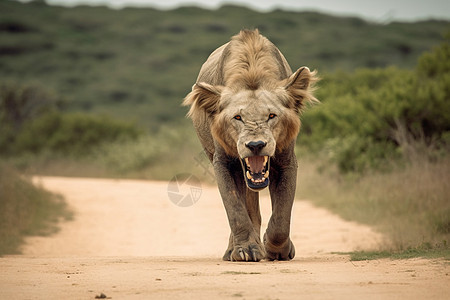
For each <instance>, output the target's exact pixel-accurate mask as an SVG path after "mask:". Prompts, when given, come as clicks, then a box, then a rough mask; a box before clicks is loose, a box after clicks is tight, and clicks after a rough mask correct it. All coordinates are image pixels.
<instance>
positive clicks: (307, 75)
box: [284, 67, 319, 112]
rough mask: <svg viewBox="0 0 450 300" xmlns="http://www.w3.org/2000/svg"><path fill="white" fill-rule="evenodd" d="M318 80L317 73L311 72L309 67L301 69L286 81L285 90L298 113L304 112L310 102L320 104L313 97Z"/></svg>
mask: <svg viewBox="0 0 450 300" xmlns="http://www.w3.org/2000/svg"><path fill="white" fill-rule="evenodd" d="M317 80H318V79H317V77H316V71H314V72H311V71H310V70H309V68H308V67H301V68H299V69H298V70H297V71H296V72H295V73H294V74H292V75H291V76H289V77H288V78H287V79H286V80H285V81H284V88H285V89H286V91H287V92H288V94H289V96H290V97H291V101H292V103H291V104H292V107H293V108H294V109H295V110H296V111H297V112H300V111H302V109H303V107H304V106H305V104H306V103H308V102H309V103H312V102H319V100H317V99H316V98H315V97H314V95H313V91H314V83H315V82H316V81H317Z"/></svg>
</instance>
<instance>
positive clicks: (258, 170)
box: [211, 88, 300, 190]
mask: <svg viewBox="0 0 450 300" xmlns="http://www.w3.org/2000/svg"><path fill="white" fill-rule="evenodd" d="M287 97H288V95H287V92H286V91H285V90H284V89H276V90H274V91H268V90H241V91H238V92H233V91H230V90H227V89H226V88H225V89H224V90H223V91H222V92H221V98H220V101H219V103H220V104H219V112H218V113H217V115H216V116H215V118H214V121H213V124H212V128H211V129H212V133H213V136H214V138H215V139H216V140H218V141H219V142H220V144H221V145H222V147H223V148H224V149H225V150H226V151H227V152H228V153H229V154H231V155H233V156H237V157H239V158H240V160H241V163H242V169H243V172H244V177H245V179H246V182H247V186H248V187H249V188H251V189H253V190H260V189H263V188H265V187H266V186H267V185H268V184H269V179H268V178H269V169H270V168H269V166H270V158H271V157H273V156H274V155H275V151H276V150H277V149H283V148H284V147H286V146H287V145H288V143H289V142H291V141H292V140H293V139H294V138H295V136H296V135H297V133H298V130H299V127H300V121H299V119H298V115H297V113H296V112H295V111H294V110H292V109H290V108H288V107H286V106H285V105H284V103H285V102H286V99H287Z"/></svg>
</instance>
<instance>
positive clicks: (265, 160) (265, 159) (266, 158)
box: [264, 156, 269, 165]
mask: <svg viewBox="0 0 450 300" xmlns="http://www.w3.org/2000/svg"><path fill="white" fill-rule="evenodd" d="M268 160H269V157H268V156H264V165H266V164H267V161H268Z"/></svg>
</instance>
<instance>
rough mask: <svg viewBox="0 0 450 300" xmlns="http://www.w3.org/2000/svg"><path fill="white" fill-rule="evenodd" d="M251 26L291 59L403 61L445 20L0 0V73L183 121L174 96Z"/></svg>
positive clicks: (108, 110) (101, 104)
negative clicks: (369, 19) (370, 19)
mask: <svg viewBox="0 0 450 300" xmlns="http://www.w3.org/2000/svg"><path fill="white" fill-rule="evenodd" d="M255 27H256V28H259V29H260V30H261V32H262V33H263V34H264V35H266V36H267V37H268V38H269V39H270V40H271V41H273V42H274V43H275V44H276V45H277V46H278V47H279V48H280V50H281V51H282V52H283V53H284V55H285V56H286V58H287V60H288V61H289V62H290V64H291V66H292V68H298V67H300V66H303V65H308V66H309V67H310V68H311V69H318V70H319V71H320V72H321V73H322V74H323V73H324V72H331V71H335V70H346V71H350V70H353V69H355V68H361V67H370V68H375V67H377V68H380V67H387V66H390V65H395V66H397V67H401V68H411V67H413V66H414V65H415V63H416V59H417V57H418V56H419V55H420V54H421V53H422V52H424V51H426V50H429V49H430V48H431V47H432V46H434V45H437V44H438V43H440V42H441V40H442V37H443V34H444V33H445V30H448V27H449V22H446V21H434V20H430V21H423V22H416V23H401V22H393V23H389V24H385V25H383V24H377V23H370V22H367V21H365V20H363V19H359V18H353V17H352V18H342V17H334V16H329V15H325V14H320V13H315V12H287V11H281V10H276V11H273V12H271V13H259V12H255V11H252V10H249V9H246V8H243V7H237V6H232V5H226V6H223V7H222V8H220V9H218V10H215V11H209V10H204V9H201V8H194V7H183V8H179V9H175V10H170V11H159V10H155V9H150V8H147V9H135V8H126V9H123V10H112V9H108V8H105V7H87V6H86V7H85V6H80V7H75V8H63V7H55V6H47V5H45V4H44V3H42V2H34V3H29V4H22V3H19V2H15V1H7V0H0V41H1V42H0V82H2V81H4V80H5V79H9V80H14V81H18V82H21V83H29V82H32V83H36V82H37V83H38V84H40V85H41V86H45V87H46V88H48V89H51V90H54V91H55V92H56V93H57V94H58V95H60V96H62V97H63V99H64V100H65V103H66V109H68V110H76V111H80V110H82V111H86V112H90V113H101V114H109V115H112V116H115V117H117V118H121V119H127V120H131V121H138V123H140V124H143V125H144V126H146V127H147V128H150V129H151V130H152V131H156V130H158V129H159V128H160V126H161V124H164V125H168V124H172V125H179V124H180V123H181V124H182V125H187V124H189V123H188V121H187V120H185V119H184V115H185V113H186V108H183V107H180V102H181V99H182V98H183V97H184V96H185V95H186V94H187V93H188V92H189V91H190V89H191V87H192V84H193V83H194V81H195V78H196V77H197V74H198V71H199V70H200V66H201V65H202V63H203V62H204V61H205V59H206V58H207V56H208V55H209V54H210V53H211V52H212V51H213V50H214V49H216V48H217V47H218V46H219V45H222V44H224V43H226V42H228V41H229V39H230V37H231V36H232V35H234V34H236V33H237V32H238V31H239V30H241V29H242V28H255Z"/></svg>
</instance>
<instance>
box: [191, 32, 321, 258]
mask: <svg viewBox="0 0 450 300" xmlns="http://www.w3.org/2000/svg"><path fill="white" fill-rule="evenodd" d="M316 81H317V77H316V72H311V71H310V70H309V69H308V68H307V67H302V68H300V69H298V70H297V71H296V72H294V73H292V70H291V68H290V67H289V64H288V63H287V61H286V59H285V58H284V56H283V55H282V54H281V52H280V51H279V50H278V49H277V48H276V47H275V45H273V44H272V43H271V42H270V41H269V40H268V39H267V38H265V37H263V36H262V35H260V34H259V32H258V30H254V31H250V30H243V31H241V32H240V33H239V34H237V35H235V36H234V37H232V39H231V41H230V42H229V43H227V44H225V45H223V46H221V47H219V48H218V49H216V50H215V51H214V52H213V53H212V54H211V55H210V57H209V58H208V60H207V61H206V62H205V63H204V64H203V66H202V68H201V70H200V73H199V75H198V78H197V82H196V84H194V86H193V87H192V91H191V92H190V93H189V94H188V95H187V96H186V98H185V99H184V101H183V105H186V106H190V109H189V112H188V116H189V117H190V118H191V119H192V121H193V123H194V127H195V129H196V131H197V135H198V137H199V139H200V142H201V143H202V145H203V148H204V149H205V152H206V154H207V155H208V157H209V159H210V160H211V162H212V163H213V166H214V172H215V175H216V179H217V183H218V187H219V190H220V193H221V196H222V200H223V203H224V206H225V209H226V211H227V215H228V220H229V223H230V228H231V235H230V240H229V246H228V249H227V250H226V252H225V255H224V257H223V259H225V260H253V261H259V260H260V259H263V258H264V257H265V258H267V259H270V260H274V259H279V260H287V259H292V258H293V257H294V255H295V247H294V245H293V243H292V242H291V240H290V238H289V226H290V217H291V216H290V212H291V209H292V203H293V201H294V195H295V185H296V174H297V171H296V169H297V163H296V158H295V153H294V145H295V139H296V137H297V134H298V132H299V130H300V119H299V114H300V113H301V112H302V111H303V109H304V108H305V106H306V104H307V103H313V102H317V101H318V100H317V99H316V98H315V97H314V95H313V90H314V88H313V86H314V83H315V82H316ZM255 145H259V146H258V148H255V147H256V146H255ZM263 157H264V159H266V161H270V164H269V163H264V164H265V166H264V168H265V169H264V168H263V169H257V170H261V171H255V172H254V173H252V174H253V175H250V173H246V172H248V170H249V169H248V168H249V165H247V163H246V161H248V160H249V159H251V160H252V161H255V160H256V161H258V159H259V160H260V159H262V158H263ZM252 167H255V165H252ZM269 169H270V170H269ZM250 170H254V169H251V168H250ZM252 172H253V171H252ZM255 174H256V175H255ZM258 174H259V175H258ZM263 174H265V175H266V177H264V178H265V179H264V180H262V179H261V178H262V176H263ZM248 176H250V178H248ZM253 176H256V177H253ZM258 176H260V177H258ZM255 182H256V184H255ZM267 186H269V189H270V195H271V200H272V205H273V207H272V209H273V215H272V218H271V219H270V221H269V225H268V228H267V231H266V234H265V235H264V245H263V243H262V242H261V239H260V232H259V230H260V226H261V217H260V213H259V203H258V191H259V190H261V189H263V188H265V187H267Z"/></svg>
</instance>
